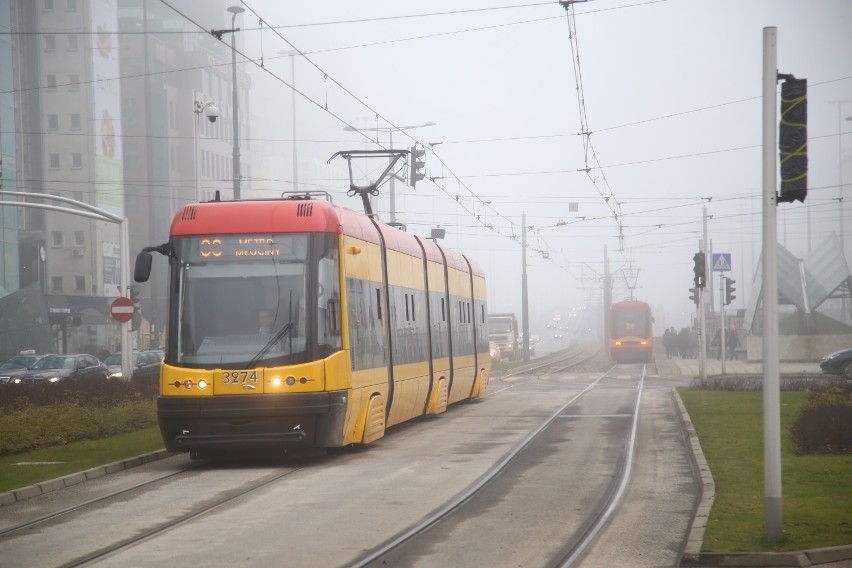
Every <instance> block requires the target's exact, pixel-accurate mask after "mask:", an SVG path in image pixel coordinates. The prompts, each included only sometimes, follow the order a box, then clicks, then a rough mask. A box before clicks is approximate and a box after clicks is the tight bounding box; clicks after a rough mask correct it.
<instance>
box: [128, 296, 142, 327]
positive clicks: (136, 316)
mask: <svg viewBox="0 0 852 568" xmlns="http://www.w3.org/2000/svg"><path fill="white" fill-rule="evenodd" d="M127 294H128V295H129V296H130V300H131V301H132V302H133V317H132V318H131V319H130V330H131V331H136V330H138V329H139V325H140V324H141V323H142V307H141V306H140V305H139V286H138V285H132V286H128V287H127Z"/></svg>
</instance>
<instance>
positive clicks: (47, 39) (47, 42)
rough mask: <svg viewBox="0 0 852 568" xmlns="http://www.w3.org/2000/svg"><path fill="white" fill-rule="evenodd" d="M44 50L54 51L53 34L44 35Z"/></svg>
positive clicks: (54, 38)
mask: <svg viewBox="0 0 852 568" xmlns="http://www.w3.org/2000/svg"><path fill="white" fill-rule="evenodd" d="M44 50H45V51H56V36H54V35H46V36H44Z"/></svg>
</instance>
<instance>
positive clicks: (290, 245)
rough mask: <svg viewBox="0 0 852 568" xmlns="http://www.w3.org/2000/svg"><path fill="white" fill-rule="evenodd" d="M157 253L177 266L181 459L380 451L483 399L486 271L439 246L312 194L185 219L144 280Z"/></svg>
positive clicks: (164, 374)
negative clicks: (422, 423)
mask: <svg viewBox="0 0 852 568" xmlns="http://www.w3.org/2000/svg"><path fill="white" fill-rule="evenodd" d="M326 195H327V194H326ZM151 252H159V253H160V254H163V255H165V256H166V257H167V258H168V261H169V275H168V290H169V298H168V300H169V312H168V323H167V333H166V337H167V339H166V349H165V358H164V360H163V363H162V364H161V373H160V375H161V376H160V394H159V396H158V398H157V416H158V420H159V424H160V430H161V433H162V436H163V440H164V442H165V445H166V448H167V449H168V450H169V451H177V452H180V451H184V452H185V451H189V452H190V455H191V457H193V458H203V457H206V456H215V455H218V454H221V453H228V452H233V451H238V450H249V449H250V450H262V451H273V452H275V451H280V450H285V451H286V450H293V449H301V448H315V447H340V446H347V445H351V444H366V443H369V442H372V441H374V440H377V439H378V438H381V437H382V436H383V435H384V434H385V430H386V429H387V428H388V427H390V426H393V425H395V424H399V423H401V422H404V421H406V420H410V419H412V418H416V417H418V416H423V415H427V414H440V413H442V412H444V411H445V410H446V409H447V406H448V405H449V404H452V403H455V402H459V401H463V400H470V399H475V398H479V397H482V396H484V395H485V392H486V390H487V387H488V378H489V372H490V366H491V357H490V354H489V345H488V329H487V321H488V313H487V304H486V284H485V274H484V272H483V271H482V269H481V268H480V267H479V266H478V265H477V264H476V263H475V262H474V261H473V260H471V259H470V258H468V257H467V256H465V255H463V254H459V253H456V252H453V251H450V250H448V249H446V248H443V247H441V246H440V245H438V244H437V243H436V242H435V241H433V240H429V239H426V238H422V237H419V236H416V235H411V234H408V233H406V232H405V231H403V230H401V229H399V228H396V227H392V226H389V225H385V224H383V223H381V222H379V221H378V220H376V219H375V218H372V217H369V216H367V215H363V214H360V213H356V212H354V211H352V210H349V209H346V208H344V207H340V206H336V205H333V204H332V203H331V201H330V197H329V198H328V200H327V201H326V200H321V199H313V198H312V197H311V195H305V194H302V195H299V196H298V197H297V198H296V197H290V198H282V199H274V200H256V201H251V200H241V201H218V200H216V201H210V202H204V203H195V204H191V205H187V206H185V207H183V208H181V209H180V210H179V211H178V212H177V214H176V215H175V217H174V219H173V221H172V225H171V230H170V232H169V240H168V242H167V243H165V244H162V245H159V246H155V247H145V248H144V249H143V250H142V252H140V253H139V255H138V257H137V262H136V269H135V273H134V278H135V280H136V281H137V282H144V281H147V279H148V277H149V275H150V271H151V265H152V255H151V254H150V253H151Z"/></svg>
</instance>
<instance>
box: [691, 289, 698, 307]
mask: <svg viewBox="0 0 852 568" xmlns="http://www.w3.org/2000/svg"><path fill="white" fill-rule="evenodd" d="M689 299H690V300H692V301H693V302H695V305H696V306H697V305H698V287H697V286H696V287H695V288H690V289H689Z"/></svg>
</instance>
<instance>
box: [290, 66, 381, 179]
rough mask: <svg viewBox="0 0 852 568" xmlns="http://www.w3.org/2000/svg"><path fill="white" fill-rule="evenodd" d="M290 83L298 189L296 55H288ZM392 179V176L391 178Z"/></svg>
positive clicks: (295, 176) (294, 167)
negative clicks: (291, 87) (291, 88)
mask: <svg viewBox="0 0 852 568" xmlns="http://www.w3.org/2000/svg"><path fill="white" fill-rule="evenodd" d="M290 84H291V85H292V86H293V93H292V94H293V191H299V157H298V154H297V145H296V56H295V55H291V56H290ZM391 179H393V178H391Z"/></svg>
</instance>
